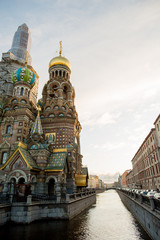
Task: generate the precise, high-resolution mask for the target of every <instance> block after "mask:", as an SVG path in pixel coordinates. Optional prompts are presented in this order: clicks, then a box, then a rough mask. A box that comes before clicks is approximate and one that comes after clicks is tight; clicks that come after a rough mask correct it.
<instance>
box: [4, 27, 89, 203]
mask: <svg viewBox="0 0 160 240" xmlns="http://www.w3.org/2000/svg"><path fill="white" fill-rule="evenodd" d="M22 26H23V25H22ZM23 27H24V26H23ZM15 37H16V35H15ZM13 43H15V39H14V41H13ZM12 48H14V44H13V45H12ZM15 54H16V53H15ZM4 55H5V56H8V58H7V60H6V58H4ZM5 64H8V65H6V69H8V70H7V71H8V72H7V74H8V75H7V78H6V75H5V74H3V73H2V71H1V72H0V76H1V79H0V86H3V85H4V82H6V83H7V84H10V89H9V90H8V88H5V87H4V92H2V93H1V95H0V120H1V121H0V130H1V131H0V184H1V188H0V189H1V192H3V193H4V194H7V193H12V194H28V193H29V192H31V193H34V194H41V195H51V196H56V197H59V198H60V197H61V196H62V195H64V194H65V193H66V192H67V193H73V192H75V191H76V190H77V188H80V187H86V186H87V179H88V170H86V168H84V169H83V168H82V155H81V152H80V132H81V125H80V122H79V120H78V114H77V111H76V107H75V103H74V100H75V90H74V88H73V86H72V83H71V81H70V76H71V65H70V62H69V60H68V59H67V58H65V57H63V56H62V46H61V44H60V52H59V56H57V57H54V58H53V59H51V61H50V62H49V80H48V81H47V83H46V84H45V85H44V88H43V91H42V98H41V99H40V100H39V101H38V105H37V106H38V107H37V106H36V100H37V98H36V97H37V91H38V85H36V83H37V78H38V75H37V74H36V72H35V71H34V70H33V68H32V67H31V66H30V65H28V63H27V61H26V62H25V63H24V62H23V61H22V62H20V61H19V60H17V59H16V58H14V57H13V56H12V54H11V53H10V52H8V53H6V54H3V57H2V61H1V63H0V66H4V65H5ZM16 68H17V69H16ZM1 69H2V70H3V67H2V68H1ZM35 86H36V88H35ZM34 88H35V89H34ZM33 89H34V91H33ZM33 92H34V93H35V98H33ZM82 176H83V184H81V179H82Z"/></svg>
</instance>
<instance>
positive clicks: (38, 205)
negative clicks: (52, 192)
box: [0, 193, 96, 225]
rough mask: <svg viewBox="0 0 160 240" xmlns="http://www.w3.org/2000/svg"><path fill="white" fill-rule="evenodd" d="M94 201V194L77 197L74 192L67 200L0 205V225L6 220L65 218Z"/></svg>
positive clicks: (77, 212) (73, 215)
mask: <svg viewBox="0 0 160 240" xmlns="http://www.w3.org/2000/svg"><path fill="white" fill-rule="evenodd" d="M95 202H96V194H95V193H92V194H89V195H86V196H79V197H77V196H76V194H73V196H72V197H71V198H70V199H68V202H60V203H57V202H55V201H52V200H49V201H37V202H32V201H31V199H30V202H26V203H20V202H17V203H12V204H8V205H6V206H5V205H0V206H1V208H0V225H2V224H4V223H6V222H7V221H12V222H15V223H27V224H28V223H31V222H33V221H35V220H41V219H62V220H63V219H64V220H65V219H66V220H70V219H71V218H73V217H75V216H77V215H78V214H80V213H81V212H82V211H84V210H85V209H87V208H89V207H90V206H91V205H92V204H94V203H95Z"/></svg>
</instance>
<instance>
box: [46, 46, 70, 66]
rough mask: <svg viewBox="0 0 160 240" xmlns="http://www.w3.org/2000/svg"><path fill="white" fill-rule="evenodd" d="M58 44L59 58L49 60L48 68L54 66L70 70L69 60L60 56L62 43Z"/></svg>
mask: <svg viewBox="0 0 160 240" xmlns="http://www.w3.org/2000/svg"><path fill="white" fill-rule="evenodd" d="M59 43H60V51H59V56H58V57H54V58H52V59H51V61H50V62H49V68H50V67H52V66H55V65H64V66H66V67H68V68H69V69H70V70H71V64H70V62H69V60H68V59H67V58H65V57H62V56H61V54H62V41H60V42H59Z"/></svg>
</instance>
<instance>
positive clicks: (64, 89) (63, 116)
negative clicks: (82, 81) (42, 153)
mask: <svg viewBox="0 0 160 240" xmlns="http://www.w3.org/2000/svg"><path fill="white" fill-rule="evenodd" d="M70 75H71V64H70V62H69V60H68V59H67V58H65V57H63V56H62V44H61V42H60V51H59V56H57V57H54V58H53V59H51V61H50V62H49V80H48V82H47V84H45V86H44V88H43V92H42V99H41V101H40V102H39V104H40V105H41V107H42V112H41V121H42V127H43V131H44V134H45V137H46V139H48V137H50V136H51V135H52V140H53V144H52V146H53V149H60V148H61V149H67V152H68V156H69V164H70V168H71V185H72V184H74V183H73V181H74V179H75V174H81V172H82V155H81V153H80V131H81V125H80V122H79V121H78V114H77V112H76V108H75V104H74V99H75V90H74V88H73V86H72V83H71V82H70ZM72 187H73V186H72Z"/></svg>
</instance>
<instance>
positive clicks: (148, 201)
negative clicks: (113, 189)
mask: <svg viewBox="0 0 160 240" xmlns="http://www.w3.org/2000/svg"><path fill="white" fill-rule="evenodd" d="M117 191H120V192H123V193H124V194H125V195H128V196H129V197H130V198H132V199H133V200H135V201H137V202H138V203H140V204H142V205H145V206H146V207H148V208H150V209H151V210H152V211H154V210H157V211H159V212H160V200H158V199H155V198H154V197H147V196H145V195H143V194H138V193H135V192H130V191H127V190H124V189H118V190H117Z"/></svg>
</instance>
